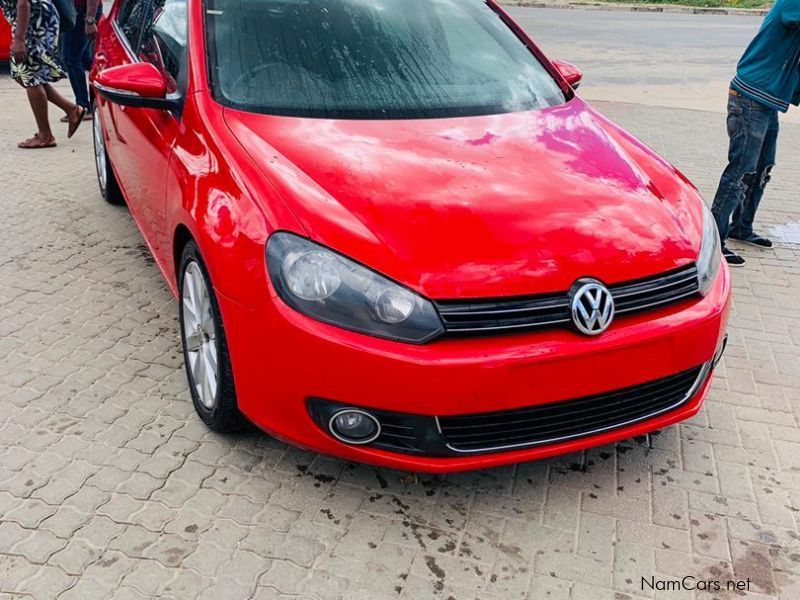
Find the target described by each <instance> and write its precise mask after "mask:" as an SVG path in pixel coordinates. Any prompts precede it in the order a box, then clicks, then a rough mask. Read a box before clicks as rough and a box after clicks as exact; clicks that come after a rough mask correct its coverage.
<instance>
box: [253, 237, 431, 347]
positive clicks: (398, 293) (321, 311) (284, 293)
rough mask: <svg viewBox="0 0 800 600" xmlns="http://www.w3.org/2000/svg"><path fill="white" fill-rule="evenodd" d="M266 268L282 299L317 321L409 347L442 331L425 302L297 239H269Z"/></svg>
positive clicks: (404, 289)
mask: <svg viewBox="0 0 800 600" xmlns="http://www.w3.org/2000/svg"><path fill="white" fill-rule="evenodd" d="M267 267H268V270H269V276H270V279H271V280H272V284H273V285H274V286H275V289H276V290H277V292H278V295H279V296H280V297H281V299H282V300H283V301H284V302H286V304H288V305H289V306H291V307H292V308H294V309H295V310H297V311H298V312H301V313H303V314H304V315H307V316H309V317H311V318H313V319H317V320H318V321H323V322H324V323H328V324H330V325H336V326H338V327H342V328H344V329H349V330H351V331H357V332H359V333H365V334H367V335H372V336H376V337H381V338H386V339H391V340H397V341H402V342H410V343H414V344H422V343H425V342H427V341H429V340H431V339H433V338H435V337H436V336H438V335H439V334H441V333H442V332H443V331H444V327H443V326H442V321H441V319H440V318H439V314H438V313H437V312H436V309H435V308H434V306H433V304H432V303H431V302H430V301H429V300H426V299H425V298H422V297H421V296H419V295H418V294H415V293H414V292H412V291H411V290H409V289H406V288H404V287H402V286H400V285H399V284H397V283H394V282H393V281H390V280H389V279H387V278H386V277H383V276H381V275H379V274H378V273H376V272H374V271H372V270H370V269H368V268H367V267H364V266H362V265H360V264H358V263H356V262H354V261H352V260H349V259H347V258H345V257H344V256H342V255H341V254H337V253H336V252H334V251H332V250H329V249H327V248H325V247H324V246H320V245H319V244H315V243H314V242H311V241H309V240H307V239H305V238H302V237H299V236H297V235H294V234H291V233H286V232H278V233H275V234H273V235H272V236H271V237H270V238H269V241H268V242H267Z"/></svg>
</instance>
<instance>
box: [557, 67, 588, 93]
mask: <svg viewBox="0 0 800 600" xmlns="http://www.w3.org/2000/svg"><path fill="white" fill-rule="evenodd" d="M553 66H554V67H555V68H556V69H557V70H558V72H559V73H560V74H561V76H562V77H563V78H564V79H565V80H566V81H567V83H568V84H569V85H570V86H571V87H572V89H573V90H577V89H578V87H580V85H581V81H582V80H583V72H582V71H581V70H580V69H579V68H578V67H576V66H575V65H573V64H572V63H568V62H566V61H564V60H554V61H553Z"/></svg>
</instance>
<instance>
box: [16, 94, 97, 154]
mask: <svg viewBox="0 0 800 600" xmlns="http://www.w3.org/2000/svg"><path fill="white" fill-rule="evenodd" d="M17 83H18V84H19V85H20V86H22V87H24V88H25V93H26V94H27V96H28V104H30V107H31V111H32V112H33V118H34V119H35V120H36V129H37V132H36V135H35V136H34V137H33V138H31V139H29V140H25V141H24V142H22V145H21V146H20V147H24V148H33V147H41V146H50V145H55V136H54V135H53V130H52V128H51V127H50V117H49V115H48V112H47V104H48V102H50V103H52V104H54V105H55V106H57V107H58V108H60V109H61V110H63V111H64V112H65V113H66V114H67V115H71V116H73V118H74V117H75V116H77V115H78V111H81V110H82V109H81V107H80V106H78V105H77V104H75V103H73V102H70V101H69V100H67V99H66V98H64V96H62V95H61V94H59V93H58V91H57V90H56V88H54V87H53V86H52V85H51V84H49V83H45V84H41V85H35V86H30V87H25V86H23V85H22V82H21V81H19V80H17Z"/></svg>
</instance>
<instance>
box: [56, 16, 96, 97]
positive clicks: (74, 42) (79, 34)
mask: <svg viewBox="0 0 800 600" xmlns="http://www.w3.org/2000/svg"><path fill="white" fill-rule="evenodd" d="M102 14H103V10H102V8H98V9H97V19H100V17H101V16H102ZM85 18H86V9H83V8H79V9H77V19H76V21H75V28H74V29H73V30H72V31H67V32H66V33H64V34H62V35H61V57H62V58H63V60H64V66H66V67H67V76H68V77H69V83H70V85H71V86H72V92H73V93H74V94H75V104H78V105H80V106H82V107H84V108H85V109H87V110H89V109H91V103H90V101H89V84H88V82H87V80H86V72H87V71H89V69H91V68H92V60H93V57H94V49H93V48H92V43H91V42H90V41H89V39H88V38H87V37H86V29H85V28H84V19H85Z"/></svg>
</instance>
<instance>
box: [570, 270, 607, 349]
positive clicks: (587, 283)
mask: <svg viewBox="0 0 800 600" xmlns="http://www.w3.org/2000/svg"><path fill="white" fill-rule="evenodd" d="M574 288H575V292H574V293H573V294H572V303H571V309H572V322H573V323H575V327H577V328H578V331H580V332H581V333H583V334H585V335H600V334H601V333H603V332H604V331H605V330H606V329H608V328H609V326H610V325H611V322H612V321H613V320H614V297H613V296H612V295H611V292H610V291H608V288H607V287H606V286H604V285H603V284H602V283H600V282H599V281H596V280H594V279H584V280H581V281H578V282H577V283H576V284H575V286H574Z"/></svg>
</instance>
